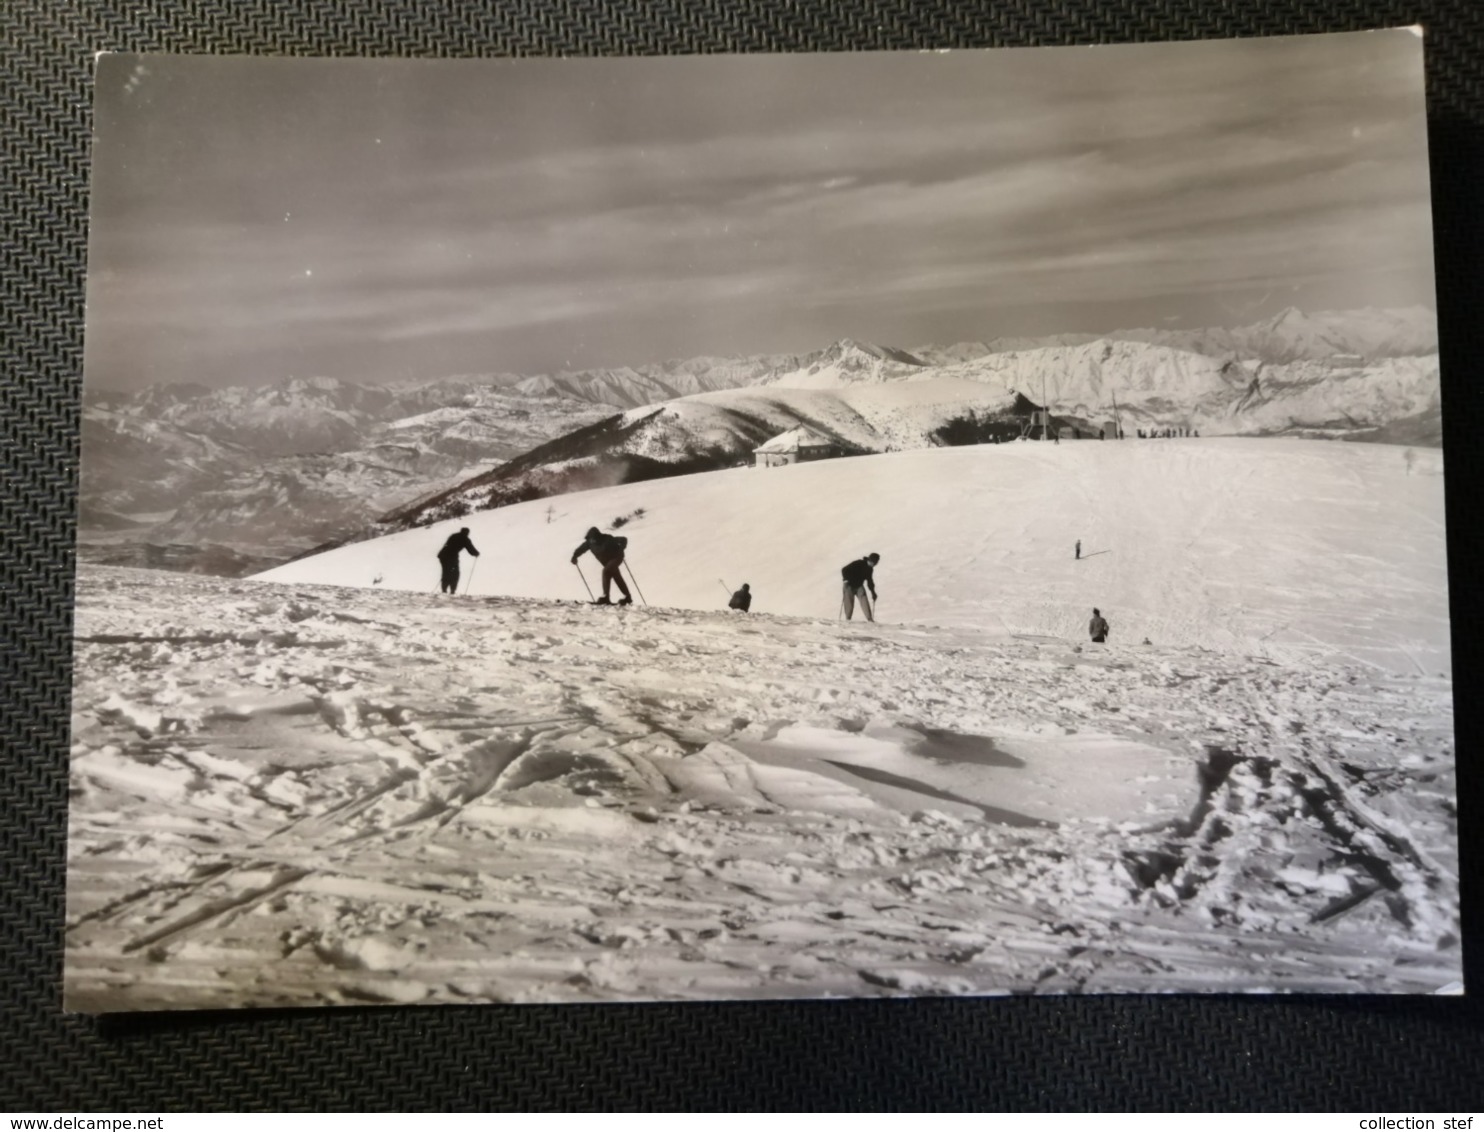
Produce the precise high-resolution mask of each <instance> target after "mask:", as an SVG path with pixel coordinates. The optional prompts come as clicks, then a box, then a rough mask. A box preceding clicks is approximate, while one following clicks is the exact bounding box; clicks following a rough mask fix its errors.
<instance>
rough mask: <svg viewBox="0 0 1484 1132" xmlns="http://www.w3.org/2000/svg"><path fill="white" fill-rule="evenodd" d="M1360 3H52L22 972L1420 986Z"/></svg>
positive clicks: (1389, 376)
mask: <svg viewBox="0 0 1484 1132" xmlns="http://www.w3.org/2000/svg"><path fill="white" fill-rule="evenodd" d="M1424 51H1425V38H1424V36H1423V33H1422V31H1421V30H1420V29H1418V28H1394V29H1385V30H1377V31H1373V32H1356V33H1341V34H1328V35H1308V36H1291V37H1279V38H1268V39H1250V40H1241V39H1231V40H1220V41H1216V40H1212V41H1192V42H1183V43H1170V42H1165V43H1148V44H1130V45H1118V46H1101V47H1045V48H1016V49H1000V50H968V51H952V52H846V53H837V54H776V55H711V56H700V55H697V56H668V57H648V58H604V59H599V58H581V59H578V58H569V59H557V58H541V59H535V58H527V59H484V60H457V61H453V60H439V61H431V60H397V59H367V58H361V59H353V58H340V59H332V58H316V59H308V58H297V59H290V58H269V57H248V56H235V57H234V56H189V55H147V54H146V55H131V54H104V55H102V56H100V57H99V59H98V61H97V71H96V99H95V104H94V108H93V113H94V141H93V154H92V162H93V164H92V176H91V183H90V186H89V201H90V205H89V211H90V217H91V220H90V231H89V236H88V258H87V309H86V345H85V356H84V367H83V370H84V372H83V382H84V388H83V401H82V422H81V428H82V449H81V467H80V488H79V493H80V502H79V513H78V546H77V577H76V598H75V610H74V615H75V619H74V634H75V636H74V659H73V664H74V669H73V672H74V675H73V699H72V706H71V711H72V720H71V749H70V810H69V814H70V825H69V831H68V850H67V909H66V924H65V970H64V974H63V989H64V996H65V1006H66V1008H67V1009H68V1010H72V1011H82V1012H87V1013H112V1012H124V1011H161V1010H203V1009H213V1010H214V1009H223V1008H237V1007H323V1006H342V1005H343V1006H351V1005H365V1004H429V1005H431V1004H446V1003H460V1004H477V1003H497V1002H498V1003H568V1002H603V1001H652V1000H718V999H761V998H770V999H783V998H791V999H802V998H865V997H882V996H888V997H889V996H923V995H931V996H959V995H1009V994H1057V995H1059V994H1106V993H1143V994H1148V993H1169V992H1179V993H1217V994H1230V993H1256V994H1274V993H1277V994H1293V993H1306V994H1313V993H1319V994H1368V995H1374V994H1387V995H1398V994H1402V995H1420V994H1429V995H1430V994H1461V993H1462V990H1463V984H1462V979H1463V975H1462V970H1463V964H1462V939H1461V929H1460V915H1459V891H1458V889H1459V885H1458V820H1457V804H1456V791H1455V783H1454V765H1455V746H1454V733H1453V678H1452V672H1453V667H1452V659H1451V652H1450V630H1449V595H1448V573H1447V548H1446V540H1445V524H1444V460H1443V447H1442V436H1443V427H1442V412H1443V408H1442V405H1441V397H1440V378H1439V355H1438V332H1437V315H1436V309H1437V298H1436V289H1435V281H1434V265H1433V233H1432V221H1431V208H1430V196H1429V176H1428V145H1427V130H1426V116H1425V100H1424V84H1423V58H1424Z"/></svg>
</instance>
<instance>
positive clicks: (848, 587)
mask: <svg viewBox="0 0 1484 1132" xmlns="http://www.w3.org/2000/svg"><path fill="white" fill-rule="evenodd" d="M880 561H881V555H879V554H876V553H871V554H868V555H866V556H865V557H864V558H857V559H856V560H855V561H854V562H851V563H848V564H847V565H845V566H842V567H841V568H840V577H841V578H842V579H843V580H844V582H845V590H844V593H843V594H842V595H841V598H840V609H841V610H842V611H843V612H844V614H845V620H847V621H849V620H850V619H851V617H852V615H853V614H854V613H855V603H856V602H857V601H859V602H860V603H861V612H862V613H864V614H865V615H866V620H867V621H874V620H876V618H875V616H874V615H873V614H872V612H871V602H872V601H875V600H876V578H875V576H874V575H873V574H872V571H873V570H874V569H875V567H876V563H878V562H880ZM867 588H869V589H870V591H871V599H870V601H867V600H866V590H867Z"/></svg>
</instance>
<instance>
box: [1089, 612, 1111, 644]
mask: <svg viewBox="0 0 1484 1132" xmlns="http://www.w3.org/2000/svg"><path fill="white" fill-rule="evenodd" d="M1087 633H1088V636H1090V637H1091V638H1092V639H1093V640H1094V641H1095V642H1096V643H1098V644H1102V643H1103V642H1104V641H1106V640H1107V639H1108V622H1107V621H1106V620H1105V619H1104V617H1103V615H1102V613H1101V612H1099V611H1098V610H1096V609H1094V610H1093V611H1092V620H1091V621H1089V622H1088V623H1087Z"/></svg>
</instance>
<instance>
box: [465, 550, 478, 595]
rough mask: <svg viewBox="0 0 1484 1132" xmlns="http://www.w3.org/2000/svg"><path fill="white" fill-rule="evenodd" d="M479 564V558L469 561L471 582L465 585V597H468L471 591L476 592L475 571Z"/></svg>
mask: <svg viewBox="0 0 1484 1132" xmlns="http://www.w3.org/2000/svg"><path fill="white" fill-rule="evenodd" d="M478 566H479V559H478V558H475V559H474V561H473V562H471V563H469V584H468V585H466V586H465V587H464V596H465V597H468V596H469V595H470V594H471V593H473V592H474V571H475V570H476V569H477V568H478Z"/></svg>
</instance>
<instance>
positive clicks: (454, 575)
mask: <svg viewBox="0 0 1484 1132" xmlns="http://www.w3.org/2000/svg"><path fill="white" fill-rule="evenodd" d="M461 550H467V551H468V552H469V553H470V554H472V555H474V557H475V558H478V557H479V551H477V550H475V549H474V544H473V543H472V542H470V541H469V528H468V527H460V528H459V533H458V534H456V535H449V536H448V541H447V542H445V543H444V544H443V549H442V550H440V551H439V552H438V562H439V564H440V565H441V566H442V567H443V592H444V593H446V594H456V593H458V592H459V551H461Z"/></svg>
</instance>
